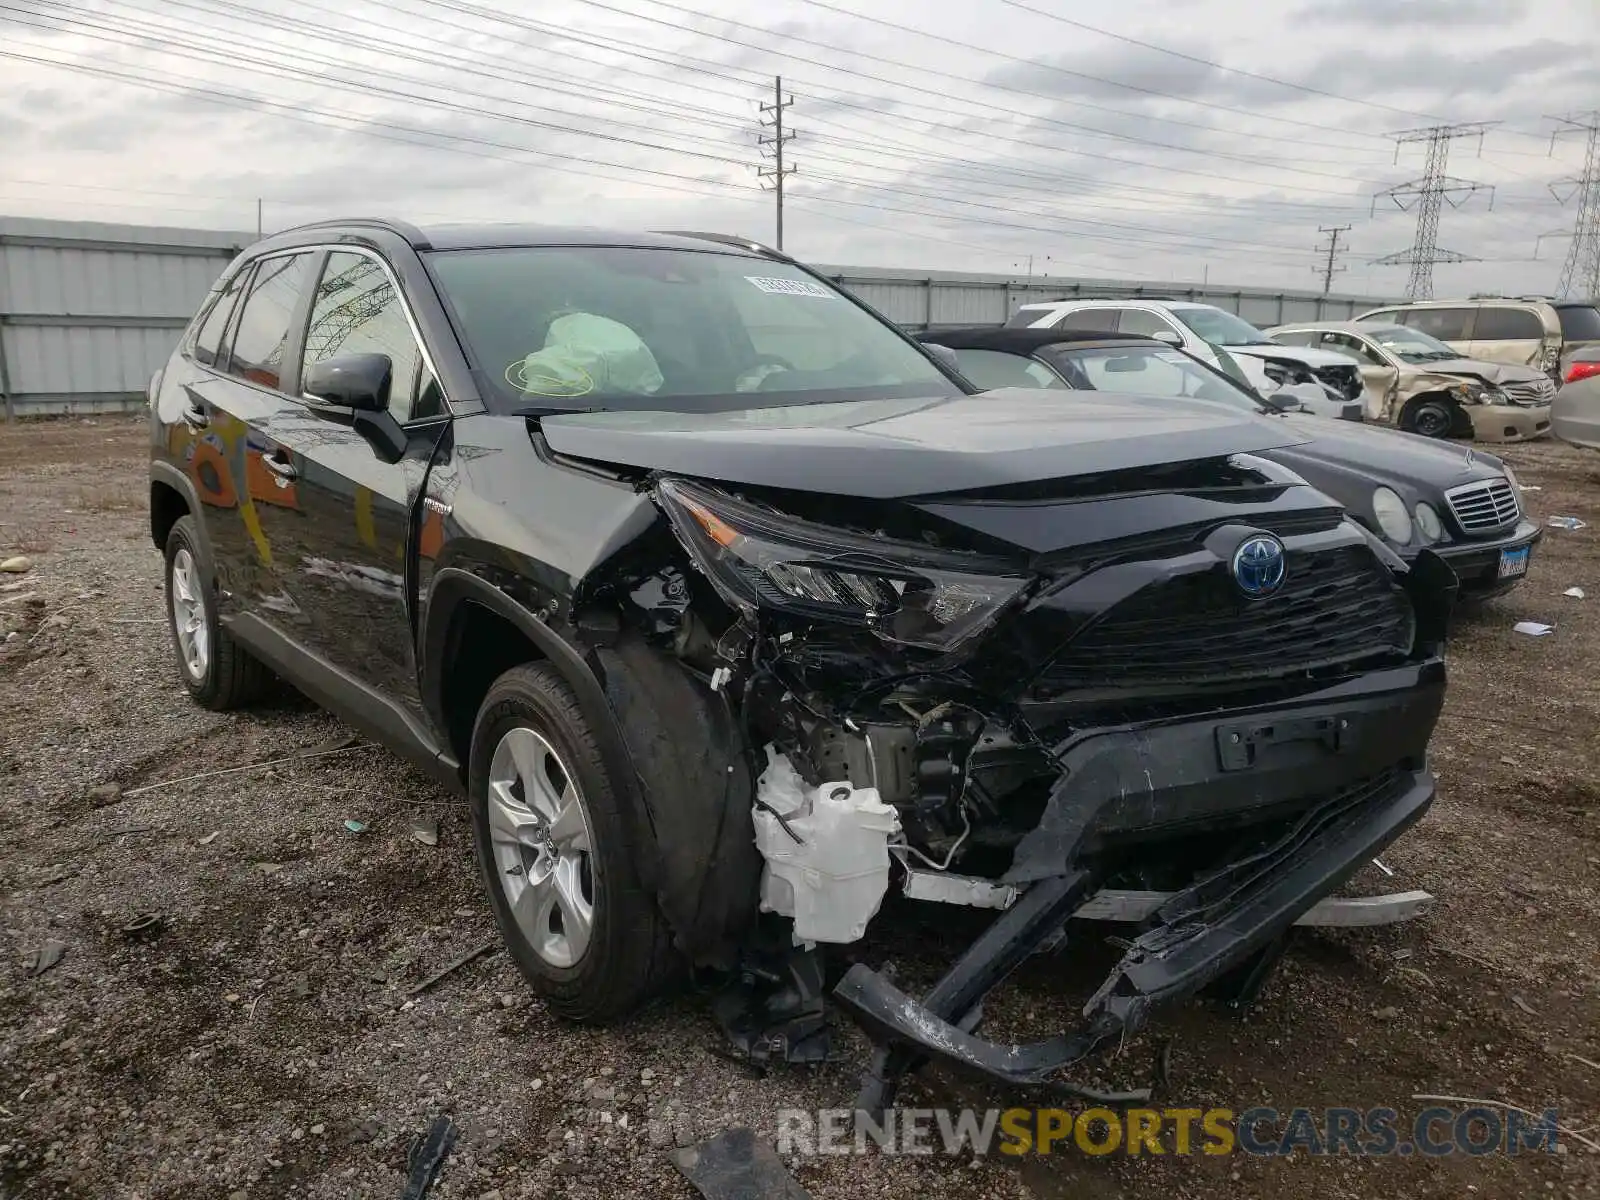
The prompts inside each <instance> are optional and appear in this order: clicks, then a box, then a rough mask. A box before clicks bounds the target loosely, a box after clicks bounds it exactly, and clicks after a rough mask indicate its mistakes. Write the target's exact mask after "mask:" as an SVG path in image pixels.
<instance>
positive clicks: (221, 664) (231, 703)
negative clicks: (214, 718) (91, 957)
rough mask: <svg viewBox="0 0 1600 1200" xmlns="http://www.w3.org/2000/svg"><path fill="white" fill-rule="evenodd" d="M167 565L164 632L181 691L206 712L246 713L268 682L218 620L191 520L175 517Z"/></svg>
mask: <svg viewBox="0 0 1600 1200" xmlns="http://www.w3.org/2000/svg"><path fill="white" fill-rule="evenodd" d="M166 563H167V579H166V596H167V632H168V633H169V634H171V636H172V648H173V651H174V653H175V654H176V656H177V659H178V675H179V676H180V677H181V678H182V680H183V686H184V687H185V688H186V689H187V690H188V692H189V695H190V697H191V698H192V699H193V700H194V701H195V703H196V704H199V705H201V706H202V707H204V708H209V709H212V710H214V711H216V712H226V711H227V710H229V709H234V708H243V707H245V706H246V705H248V704H250V703H251V702H252V701H254V700H255V699H256V698H257V697H259V696H260V695H261V693H262V691H263V690H265V688H266V685H267V681H268V680H269V679H270V678H271V676H270V674H269V673H268V671H267V669H266V667H265V666H263V665H262V663H261V662H260V660H259V659H256V658H254V657H252V656H251V654H250V652H249V651H248V650H246V649H245V648H244V647H243V646H241V645H239V643H238V642H236V641H234V639H233V637H232V635H231V634H229V633H228V631H227V630H226V629H224V628H223V626H222V623H221V622H220V621H218V620H217V599H216V594H215V589H214V588H213V586H212V580H211V576H210V573H209V572H208V571H207V570H206V568H205V566H204V559H203V558H202V557H201V554H200V540H199V538H198V537H197V536H196V533H195V523H194V518H193V517H192V516H183V517H179V518H178V520H177V521H176V522H175V523H174V524H173V526H172V531H171V532H170V533H169V534H167V552H166ZM185 631H188V637H187V638H186V636H185ZM197 636H198V637H199V638H200V639H201V640H200V641H199V643H198V645H199V646H200V650H199V653H198V654H196V653H195V648H196V645H197V643H196V641H195V638H196V637H197Z"/></svg>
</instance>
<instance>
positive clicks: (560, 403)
mask: <svg viewBox="0 0 1600 1200" xmlns="http://www.w3.org/2000/svg"><path fill="white" fill-rule="evenodd" d="M428 263H429V266H430V267H431V268H432V270H433V272H434V275H435V277H436V278H437V280H438V282H439V285H440V287H441V288H442V290H443V291H444V293H445V297H446V299H447V300H448V302H449V307H450V308H451V309H452V310H453V311H452V316H453V319H454V321H455V323H456V325H457V331H458V332H459V333H460V335H461V338H462V341H463V342H464V343H465V345H466V347H467V350H468V353H469V355H470V357H471V359H472V365H473V367H474V369H475V370H476V371H477V373H478V374H479V376H480V378H481V381H482V385H483V386H484V387H485V388H486V389H487V390H489V391H490V392H491V393H492V394H493V395H495V396H498V397H499V398H501V399H502V400H504V401H505V402H506V403H507V404H508V405H509V406H512V407H538V408H547V409H548V408H555V409H589V410H593V409H654V410H664V411H670V412H704V411H714V410H718V409H729V408H751V407H762V406H769V405H782V404H805V403H817V402H823V401H838V400H867V399H904V398H911V397H937V396H950V395H959V394H960V390H959V389H958V388H957V386H956V385H955V384H954V383H953V382H952V381H951V380H950V378H949V377H948V376H947V375H945V374H944V372H942V371H941V370H940V369H939V368H938V367H937V366H935V365H934V363H933V362H932V360H931V359H929V358H928V357H927V355H925V354H924V353H923V352H922V351H921V350H920V349H919V348H918V347H916V346H915V345H914V344H912V343H910V342H908V341H906V340H905V339H904V338H903V337H902V336H901V335H900V334H899V333H898V332H897V331H896V330H895V329H894V328H893V327H892V326H889V325H887V324H885V323H884V322H882V321H880V320H878V319H877V318H875V317H874V316H872V314H871V313H869V312H867V311H865V310H864V309H862V308H860V307H859V306H857V305H856V304H854V303H853V302H852V301H851V300H850V299H849V298H848V297H846V296H845V295H844V294H843V293H841V292H839V291H837V290H835V289H834V288H832V287H830V286H828V285H827V284H824V283H822V282H820V281H818V280H817V279H815V278H814V277H813V276H811V275H808V274H806V273H805V272H804V271H802V270H800V269H799V268H798V267H795V266H791V265H789V264H786V263H781V262H775V261H772V260H770V259H765V258H754V257H749V256H745V255H735V254H726V253H720V252H714V251H712V252H701V251H695V250H664V249H642V248H627V247H612V246H540V247H519V248H512V249H492V250H452V251H439V252H434V253H431V254H429V255H428Z"/></svg>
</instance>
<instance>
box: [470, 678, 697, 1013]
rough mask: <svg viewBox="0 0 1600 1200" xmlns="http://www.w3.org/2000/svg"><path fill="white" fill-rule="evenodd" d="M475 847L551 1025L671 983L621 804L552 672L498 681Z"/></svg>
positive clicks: (487, 707)
mask: <svg viewBox="0 0 1600 1200" xmlns="http://www.w3.org/2000/svg"><path fill="white" fill-rule="evenodd" d="M468 791H469V794H470V799H471V805H472V826H473V836H474V840H475V842H476V845H477V852H478V863H479V867H480V869H481V870H482V872H483V877H484V884H485V886H486V888H487V889H488V892H489V903H490V905H491V907H492V908H493V910H494V916H495V921H496V923H497V924H498V925H499V927H500V933H501V936H502V937H503V938H504V939H505V942H506V946H507V948H508V949H509V950H510V952H511V956H512V958H513V959H514V960H515V962H516V964H517V967H518V969H519V970H520V971H521V972H522V975H523V977H524V978H525V979H526V980H527V981H528V983H529V984H530V985H531V986H532V988H533V990H534V991H535V992H536V993H537V994H538V995H539V996H541V997H543V999H544V1000H545V1001H546V1002H547V1003H548V1004H549V1005H550V1007H551V1008H552V1009H553V1010H555V1011H556V1012H557V1013H559V1014H560V1015H562V1016H564V1017H567V1018H569V1019H571V1020H576V1021H591V1022H601V1021H606V1020H610V1019H613V1018H616V1017H619V1016H623V1015H625V1014H627V1013H628V1012H629V1011H630V1010H632V1009H634V1008H636V1007H637V1006H638V1005H639V1004H640V1003H641V1002H642V1001H643V1000H645V999H646V998H647V997H648V996H649V995H650V994H651V993H652V992H654V991H656V990H658V989H659V987H660V986H661V984H662V983H663V982H664V981H665V980H666V978H667V977H668V976H669V975H670V973H671V967H672V963H673V955H672V952H671V947H670V943H669V939H668V934H667V929H666V924H665V922H664V921H663V920H662V918H661V916H660V913H659V912H658V910H657V908H656V904H655V901H654V900H653V899H652V898H651V897H650V896H649V895H648V894H647V893H646V892H645V891H644V889H643V888H642V887H641V886H640V884H639V881H638V873H637V871H636V870H635V867H634V862H633V846H632V845H631V842H630V839H629V836H628V830H629V822H628V820H627V817H626V815H625V813H624V810H623V807H622V806H623V804H625V803H627V800H626V799H625V798H624V797H625V794H624V793H623V791H622V789H621V788H620V787H618V786H615V785H614V784H613V781H612V779H611V777H610V774H609V773H608V771H607V770H606V765H605V761H604V759H603V757H602V756H601V754H600V750H599V746H598V743H597V741H596V739H595V737H594V734H593V732H592V731H591V729H590V727H589V723H588V721H587V720H586V719H585V718H584V716H583V713H582V712H581V711H580V710H579V707H578V702H577V699H576V697H574V696H573V694H572V691H571V689H570V688H568V687H567V685H566V681H565V680H563V679H562V678H561V676H560V674H559V673H558V672H557V671H556V670H555V669H554V668H553V667H551V666H549V665H548V664H545V663H533V664H528V665H525V666H520V667H514V668H512V669H511V670H510V671H507V672H506V673H505V674H504V675H502V676H501V677H500V678H499V679H498V680H496V681H495V683H494V684H493V686H491V687H490V689H489V693H488V695H487V696H485V698H484V701H483V706H482V708H481V709H480V711H479V713H478V719H477V723H476V726H475V728H474V730H473V735H472V751H471V760H470V766H469V771H468Z"/></svg>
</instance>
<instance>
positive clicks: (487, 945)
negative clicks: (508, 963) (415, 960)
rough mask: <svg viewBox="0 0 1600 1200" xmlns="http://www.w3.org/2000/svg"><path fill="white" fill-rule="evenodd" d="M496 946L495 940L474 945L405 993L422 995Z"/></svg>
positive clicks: (490, 951) (493, 949)
mask: <svg viewBox="0 0 1600 1200" xmlns="http://www.w3.org/2000/svg"><path fill="white" fill-rule="evenodd" d="M498 946H499V943H497V942H484V943H483V945H481V946H475V947H474V948H473V949H471V950H468V951H467V952H466V953H465V954H463V955H462V956H461V957H460V958H458V959H456V960H455V961H453V962H450V963H447V964H445V966H443V967H441V968H440V969H439V970H437V971H435V972H434V973H433V974H432V975H429V976H428V977H427V978H426V979H424V980H423V981H422V982H421V983H419V984H417V986H416V987H414V988H412V989H411V991H410V992H408V993H407V995H410V996H420V995H422V993H423V992H426V991H428V990H429V989H430V988H432V987H434V986H435V985H437V984H438V983H440V982H441V981H443V980H444V979H446V978H447V977H449V976H451V975H454V974H455V973H456V972H457V971H459V970H460V969H461V968H462V967H464V966H466V965H467V964H468V963H471V962H475V961H477V960H478V959H480V958H482V957H483V956H484V955H485V954H492V953H494V951H495V950H496V949H497V948H498Z"/></svg>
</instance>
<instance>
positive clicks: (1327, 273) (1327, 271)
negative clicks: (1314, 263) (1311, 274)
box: [1311, 225, 1350, 296]
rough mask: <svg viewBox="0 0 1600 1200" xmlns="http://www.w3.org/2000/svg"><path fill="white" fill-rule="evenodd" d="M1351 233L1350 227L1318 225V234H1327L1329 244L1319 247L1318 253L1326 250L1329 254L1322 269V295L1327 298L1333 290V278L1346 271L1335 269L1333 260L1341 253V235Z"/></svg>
mask: <svg viewBox="0 0 1600 1200" xmlns="http://www.w3.org/2000/svg"><path fill="white" fill-rule="evenodd" d="M1349 231H1350V226H1348V225H1318V226H1317V232H1318V233H1325V234H1327V235H1328V244H1327V246H1326V247H1322V246H1318V247H1317V252H1318V253H1321V252H1322V251H1323V250H1324V249H1326V250H1327V252H1328V261H1327V262H1326V263H1325V264H1324V265H1323V267H1322V294H1323V295H1324V296H1326V295H1327V294H1328V293H1329V292H1331V291H1332V290H1333V277H1334V276H1335V275H1336V274H1338V273H1339V272H1340V271H1343V270H1344V269H1345V268H1343V267H1335V266H1334V265H1333V260H1334V258H1335V257H1336V256H1337V255H1338V253H1339V235H1340V234H1341V233H1348V232H1349ZM1311 269H1312V271H1316V269H1317V268H1315V267H1312V268H1311Z"/></svg>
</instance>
